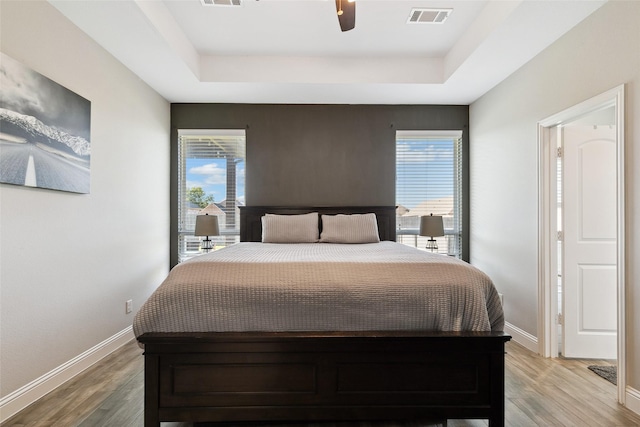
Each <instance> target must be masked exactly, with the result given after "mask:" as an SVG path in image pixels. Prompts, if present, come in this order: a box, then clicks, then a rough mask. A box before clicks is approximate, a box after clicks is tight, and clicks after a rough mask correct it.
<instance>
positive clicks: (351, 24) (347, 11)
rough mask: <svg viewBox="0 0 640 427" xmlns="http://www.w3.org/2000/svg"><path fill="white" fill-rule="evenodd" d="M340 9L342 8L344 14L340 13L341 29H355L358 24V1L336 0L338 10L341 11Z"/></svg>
mask: <svg viewBox="0 0 640 427" xmlns="http://www.w3.org/2000/svg"><path fill="white" fill-rule="evenodd" d="M340 9H342V14H341V15H338V21H339V22H340V29H341V30H342V31H349V30H353V29H354V28H355V26H356V2H355V1H354V2H349V1H348V0H336V12H337V13H339V11H340Z"/></svg>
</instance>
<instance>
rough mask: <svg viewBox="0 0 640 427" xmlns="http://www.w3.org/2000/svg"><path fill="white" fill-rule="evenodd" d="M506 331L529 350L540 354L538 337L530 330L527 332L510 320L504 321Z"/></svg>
mask: <svg viewBox="0 0 640 427" xmlns="http://www.w3.org/2000/svg"><path fill="white" fill-rule="evenodd" d="M504 331H505V332H506V333H507V334H509V335H511V337H512V338H513V340H514V341H515V342H517V343H518V344H520V345H521V346H523V347H525V348H526V349H527V350H531V351H533V352H534V353H535V354H539V349H538V338H537V337H535V336H533V335H531V334H530V333H529V332H525V331H523V330H522V329H520V328H518V327H516V326H513V325H512V324H511V323H509V322H504Z"/></svg>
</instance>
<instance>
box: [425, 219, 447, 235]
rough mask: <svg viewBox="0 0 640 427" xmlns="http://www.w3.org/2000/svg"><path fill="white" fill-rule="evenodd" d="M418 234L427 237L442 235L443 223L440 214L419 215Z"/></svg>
mask: <svg viewBox="0 0 640 427" xmlns="http://www.w3.org/2000/svg"><path fill="white" fill-rule="evenodd" d="M420 235H421V236H429V237H439V236H444V224H443V222H442V217H441V216H440V215H436V216H434V215H433V214H431V215H429V216H422V217H420Z"/></svg>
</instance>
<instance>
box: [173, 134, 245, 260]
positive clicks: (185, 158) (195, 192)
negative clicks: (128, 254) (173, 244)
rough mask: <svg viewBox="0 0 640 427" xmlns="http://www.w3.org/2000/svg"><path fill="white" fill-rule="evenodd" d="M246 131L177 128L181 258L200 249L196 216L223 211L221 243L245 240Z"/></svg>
mask: <svg viewBox="0 0 640 427" xmlns="http://www.w3.org/2000/svg"><path fill="white" fill-rule="evenodd" d="M245 169H246V162H245V131H244V130H202V129H199V130H184V129H182V130H179V131H178V262H182V261H185V260H186V259H189V258H191V257H193V256H195V255H198V254H200V253H201V251H200V241H201V239H202V237H196V236H194V235H193V232H194V230H195V224H196V216H198V215H203V214H209V215H217V216H218V224H219V226H220V236H215V237H211V239H212V240H213V241H214V243H215V247H216V248H220V247H223V246H227V245H230V244H233V243H237V242H238V241H239V240H240V213H239V209H238V206H242V205H244V182H245V179H244V177H245Z"/></svg>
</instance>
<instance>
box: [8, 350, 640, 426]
mask: <svg viewBox="0 0 640 427" xmlns="http://www.w3.org/2000/svg"><path fill="white" fill-rule="evenodd" d="M505 362H506V374H505V408H506V411H505V423H506V425H507V426H515V427H535V426H544V427H547V426H549V427H551V426H564V427H578V426H580V427H583V426H586V427H592V426H593V427H600V426H607V427H640V415H637V414H634V413H633V412H631V411H629V410H628V409H626V408H624V407H622V406H620V405H619V404H618V403H617V401H616V392H617V389H616V386H614V385H613V384H611V383H609V382H608V381H606V380H604V379H602V378H600V377H598V376H597V375H596V374H594V373H593V372H591V371H589V370H588V369H587V366H589V365H591V364H607V363H608V362H609V363H610V361H602V360H568V359H545V358H542V357H540V356H538V355H536V354H534V353H532V352H530V351H528V350H527V349H525V348H524V347H522V346H520V345H518V344H516V343H514V342H509V343H507V355H506V358H505ZM143 370H144V360H143V357H142V350H141V349H140V348H139V347H138V346H137V344H136V343H135V342H134V341H132V342H131V343H129V344H127V345H125V346H123V347H122V348H120V349H119V350H117V351H116V352H114V353H113V354H111V355H110V356H108V357H106V358H104V359H103V360H102V361H100V362H99V363H97V364H96V365H94V366H93V367H91V368H90V369H87V370H86V371H85V372H83V373H82V374H80V375H78V376H77V377H75V378H74V379H72V380H71V381H69V382H67V383H66V384H64V385H62V386H61V387H59V388H58V389H56V390H54V391H53V392H51V393H49V394H48V395H46V396H44V397H43V398H42V399H40V400H38V401H37V402H35V403H34V404H33V405H31V406H29V407H28V408H26V409H25V410H23V411H22V412H20V413H19V414H16V415H15V416H14V417H13V418H11V419H9V420H7V421H6V422H5V423H3V424H2V426H0V427H53V426H55V427H139V426H142V425H143V424H144V423H143V419H144V416H143V415H144V414H143V405H144V400H143V398H144V376H143ZM320 425H322V427H425V426H438V425H439V424H433V423H425V422H419V421H415V422H411V423H404V424H401V423H391V422H389V423H328V424H307V425H304V426H292V425H288V426H287V427H318V426H320ZM486 426H487V422H486V421H485V420H449V421H448V423H447V427H486ZM162 427H192V424H191V423H162ZM263 427H275V426H274V425H271V426H263Z"/></svg>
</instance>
